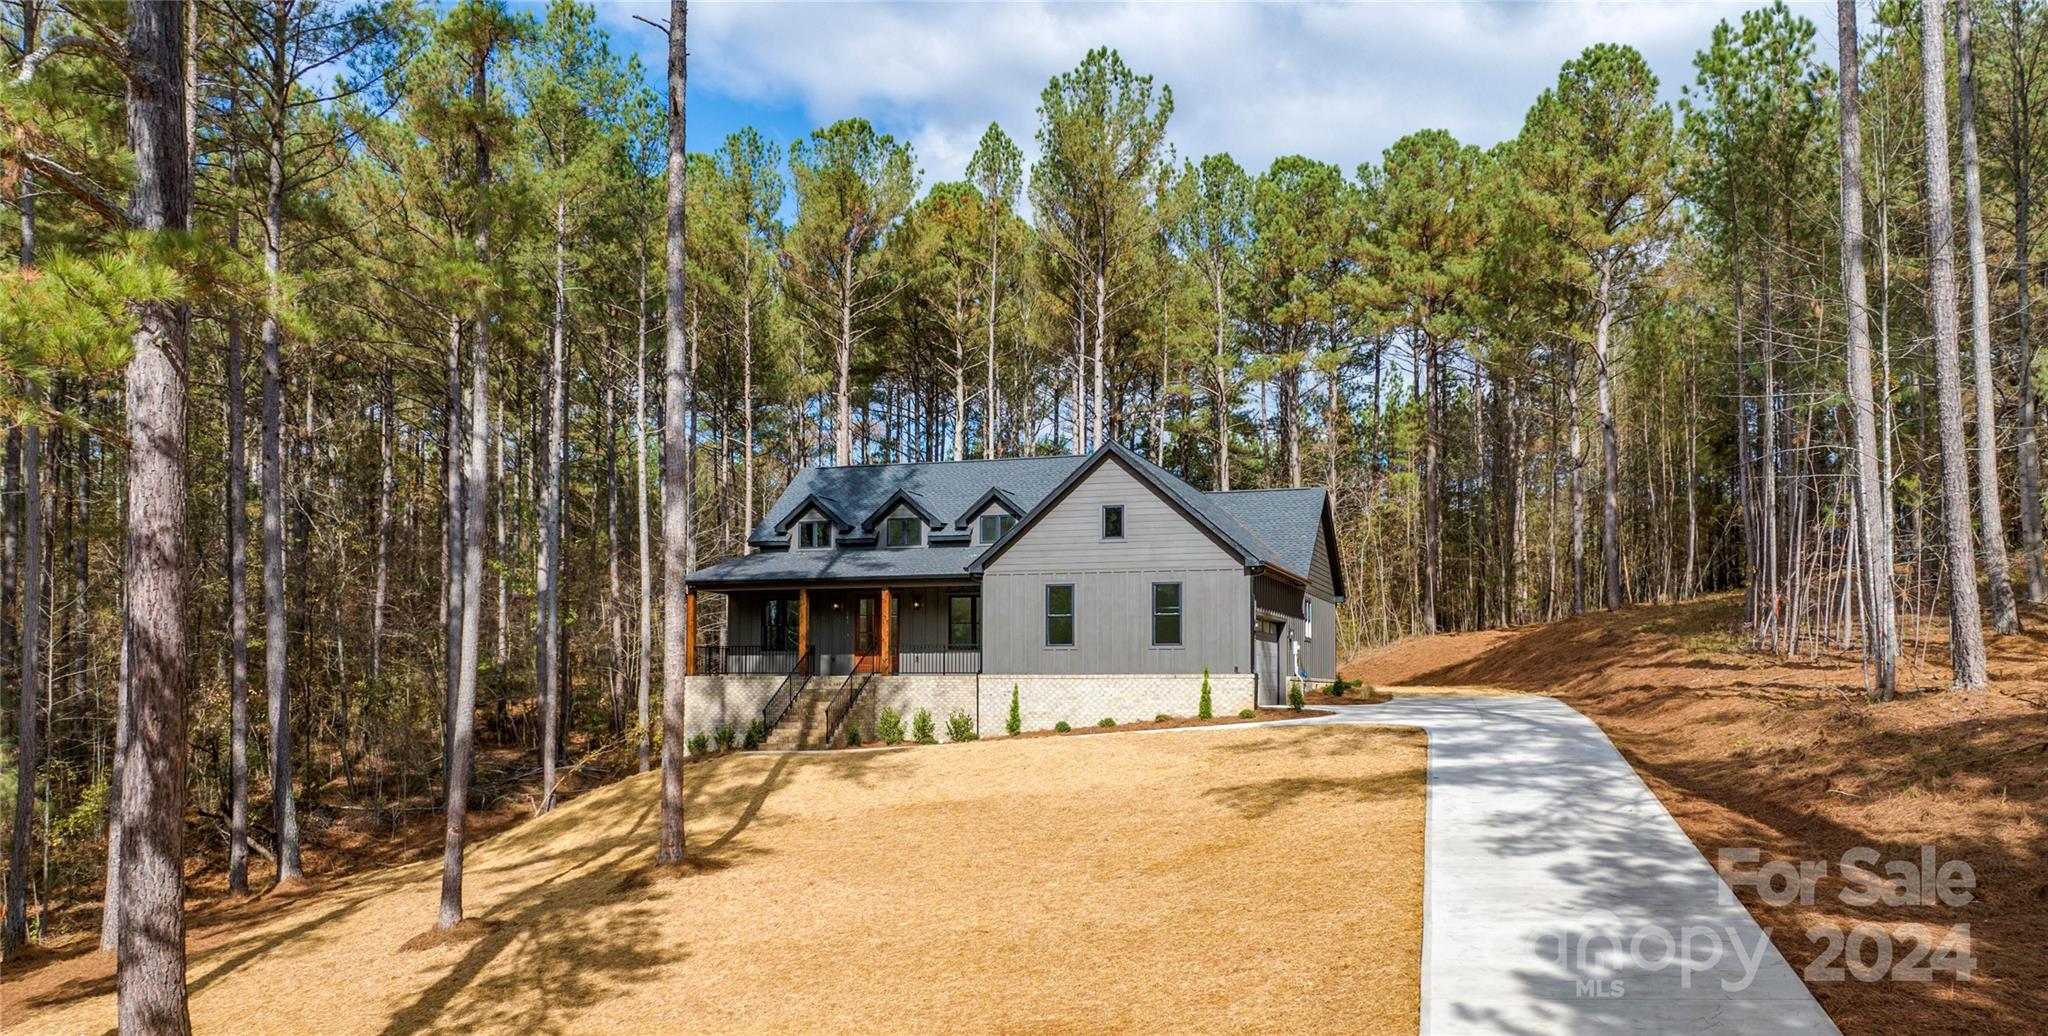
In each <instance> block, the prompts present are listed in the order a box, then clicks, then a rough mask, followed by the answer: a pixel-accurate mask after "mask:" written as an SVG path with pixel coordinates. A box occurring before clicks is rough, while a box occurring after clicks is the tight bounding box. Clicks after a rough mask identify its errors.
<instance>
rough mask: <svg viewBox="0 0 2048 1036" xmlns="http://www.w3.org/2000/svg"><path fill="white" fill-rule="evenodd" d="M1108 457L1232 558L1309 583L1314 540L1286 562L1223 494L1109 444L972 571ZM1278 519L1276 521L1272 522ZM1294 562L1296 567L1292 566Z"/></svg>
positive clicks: (982, 566) (991, 558) (984, 564)
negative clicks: (1198, 486) (1302, 554)
mask: <svg viewBox="0 0 2048 1036" xmlns="http://www.w3.org/2000/svg"><path fill="white" fill-rule="evenodd" d="M1112 458H1113V459H1115V460H1117V461H1119V462H1121V463H1122V464H1123V465H1124V467H1125V468H1127V469H1129V470H1130V472H1131V473H1132V474H1133V475H1136V476H1137V477H1138V479H1139V480H1140V481H1142V482H1144V483H1145V484H1147V485H1149V486H1151V487H1152V489H1153V490H1155V491H1157V492H1158V493H1159V495H1160V496H1161V497H1162V498H1164V499H1165V500H1166V502H1167V503H1168V504H1169V505H1171V506H1172V507H1173V508H1174V509H1175V510H1178V511H1179V512H1180V513H1181V514H1183V515H1185V516H1186V517H1187V518H1188V520H1190V521H1192V522H1194V523H1195V524H1196V525H1198V526H1200V527H1201V528H1202V529H1204V530H1206V531H1207V532H1208V533H1209V534H1210V535H1211V536H1214V537H1215V538H1216V540H1217V541H1218V542H1220V543H1222V544H1223V546H1224V548H1225V549H1226V550H1229V551H1230V552H1231V553H1233V554H1235V555H1237V558H1238V560H1240V561H1242V562H1244V564H1245V565H1246V566H1247V567H1255V568H1264V569H1269V570H1273V571H1276V572H1277V573H1278V574H1280V575H1282V576H1285V577H1290V578H1292V579H1293V580H1294V581H1295V582H1298V583H1304V584H1305V583H1307V582H1308V571H1309V568H1310V562H1311V561H1312V560H1313V552H1314V547H1313V544H1314V540H1309V541H1308V542H1309V543H1310V545H1311V547H1310V554H1309V555H1308V556H1307V557H1305V558H1302V559H1301V560H1299V561H1298V562H1291V561H1290V558H1289V557H1288V556H1287V555H1286V554H1285V553H1283V552H1282V551H1280V550H1279V549H1277V548H1275V547H1274V546H1273V545H1272V544H1270V543H1268V542H1267V541H1266V540H1265V539H1264V538H1263V537H1261V536H1260V535H1259V534H1258V533H1257V532H1256V531H1255V530H1254V529H1252V528H1250V527H1248V526H1247V525H1246V524H1245V523H1244V522H1242V521H1240V520H1239V519H1238V517H1237V516H1236V515H1235V514H1233V513H1232V512H1231V510H1230V509H1229V508H1227V507H1225V506H1224V505H1223V504H1222V503H1220V502H1218V500H1217V499H1215V498H1216V497H1219V496H1222V495H1223V494H1214V493H1204V492H1203V491H1201V490H1199V489H1196V488H1195V487H1193V486H1191V485H1188V484H1187V483H1186V482H1183V481H1181V479H1180V478H1179V477H1178V476H1176V475H1174V474H1173V473H1172V472H1170V471H1167V470H1166V469H1165V468H1162V467H1160V466H1159V465H1157V464H1154V463H1152V462H1151V461H1149V460H1146V459H1145V458H1144V457H1142V456H1140V455H1138V454H1137V453H1135V452H1133V451H1132V450H1130V449H1128V448H1126V447H1124V446H1123V445H1121V444H1119V443H1110V444H1109V445H1107V446H1104V447H1102V448H1101V449H1098V450H1096V451H1095V452H1094V453H1092V454H1090V455H1089V456H1088V459H1087V462H1086V463H1085V464H1083V465H1081V466H1080V467H1078V468H1076V469H1074V471H1073V473H1072V474H1069V475H1068V476H1067V477H1066V478H1065V479H1064V480H1062V481H1061V482H1060V484H1059V486H1058V487H1057V488H1055V489H1054V490H1053V491H1052V492H1051V493H1048V494H1046V497H1045V499H1044V500H1042V501H1040V502H1039V504H1038V506H1037V507H1035V508H1033V509H1032V511H1031V513H1030V514H1029V515H1027V516H1026V517H1025V518H1024V520H1023V521H1020V522H1018V523H1017V524H1016V525H1014V526H1012V527H1011V529H1010V531H1009V532H1007V533H1005V534H1004V535H1003V537H1002V538H1001V539H998V540H997V541H995V543H993V544H991V545H990V546H989V548H988V550H987V552H985V553H984V554H982V556H981V557H980V558H979V559H977V560H976V561H975V562H974V564H973V565H972V566H971V570H972V571H974V572H977V573H978V572H981V571H983V570H985V569H986V568H987V567H988V564H989V563H990V562H992V561H994V560H995V559H996V558H997V557H1000V556H1001V555H1002V553H1003V551H1005V550H1007V549H1009V547H1010V545H1011V544H1012V543H1015V542H1017V540H1018V539H1020V538H1022V537H1023V536H1024V535H1025V534H1026V533H1028V532H1030V531H1031V528H1032V527H1033V526H1035V525H1037V524H1038V520H1039V519H1040V518H1042V517H1044V516H1045V515H1046V513H1047V512H1050V511H1051V510H1052V509H1053V507H1054V506H1056V505H1057V504H1058V503H1059V501H1060V500H1061V499H1062V498H1064V497H1065V496H1066V495H1067V494H1068V493H1070V492H1072V491H1073V489H1074V487H1075V486H1078V485H1080V484H1081V482H1082V481H1083V480H1085V479H1086V478H1087V477H1088V475H1089V474H1090V473H1091V472H1093V471H1094V470H1095V469H1096V468H1098V467H1101V466H1102V465H1103V464H1104V463H1107V462H1108V461H1109V460H1111V459H1112ZM1317 492H1320V490H1317ZM1277 520H1278V519H1277V518H1276V522H1277ZM1320 520H1321V514H1320V512H1319V513H1318V515H1317V521H1318V522H1320ZM1262 524H1263V523H1262ZM1313 529H1314V527H1313V526H1311V533H1310V535H1313V534H1314V532H1313ZM1292 538H1294V537H1293V536H1290V537H1289V539H1292ZM1296 564H1298V565H1299V567H1296Z"/></svg>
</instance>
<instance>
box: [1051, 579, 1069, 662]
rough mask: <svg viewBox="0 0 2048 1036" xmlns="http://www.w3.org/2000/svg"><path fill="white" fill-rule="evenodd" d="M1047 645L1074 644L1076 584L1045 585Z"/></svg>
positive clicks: (1062, 645) (1061, 645)
mask: <svg viewBox="0 0 2048 1036" xmlns="http://www.w3.org/2000/svg"><path fill="white" fill-rule="evenodd" d="M1045 646H1046V647H1073V646H1074V584H1072V583H1047V584H1046V586H1045Z"/></svg>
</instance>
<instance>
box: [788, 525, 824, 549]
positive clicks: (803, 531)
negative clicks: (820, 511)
mask: <svg viewBox="0 0 2048 1036" xmlns="http://www.w3.org/2000/svg"><path fill="white" fill-rule="evenodd" d="M796 545H797V549H798V550H818V549H820V548H823V547H829V546H831V545H832V526H830V525H828V524H826V523H825V522H823V521H820V520H818V519H816V518H813V519H810V520H808V521H802V522H798V523H797V525H796Z"/></svg>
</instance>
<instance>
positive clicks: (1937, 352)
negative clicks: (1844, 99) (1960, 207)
mask: <svg viewBox="0 0 2048 1036" xmlns="http://www.w3.org/2000/svg"><path fill="white" fill-rule="evenodd" d="M1942 21H1943V14H1942V5H1941V4H1940V3H1937V2H1929V3H1924V4H1921V5H1920V62H1921V71H1920V93H1921V99H1922V107H1921V116H1922V119H1923V121H1924V131H1925V132H1924V133H1923V136H1922V141H1921V146H1922V148H1923V149H1924V152H1925V154H1926V159H1927V250H1928V255H1927V278H1928V282H1929V294H1930V298H1929V300H1928V305H1929V308H1930V309H1932V311H1933V313H1932V315H1933V317H1934V382H1935V395H1936V399H1937V401H1938V404H1939V411H1940V429H1939V430H1940V440H1941V511H1942V527H1943V531H1944V532H1945V533H1946V539H1947V543H1946V547H1947V550H1948V572H1949V581H1948V582H1949V624H1950V630H1949V657H1950V664H1951V665H1952V666H1953V668H1954V671H1955V679H1954V681H1953V682H1954V686H1955V687H1956V689H1957V690H1981V689H1982V688H1983V687H1984V686H1985V674H1984V627H1983V619H1982V617H1981V616H1980V614H1979V612H1978V603H1977V561H1976V551H1975V550H1973V549H1971V543H1970V467H1969V465H1970V458H1969V450H1968V449H1967V448H1966V447H1965V446H1964V443H1963V385H1962V367H1961V363H1960V361H1959V360H1958V359H1957V356H1956V350H1957V348H1958V347H1959V345H1960V338H1961V332H1960V330H1959V328H1958V327H1957V324H1958V318H1957V316H1956V253H1955V248H1956V246H1955V217H1954V213H1953V211H1952V207H1953V202H1952V201H1951V197H1950V189H1949V164H1948V90H1947V78H1946V76H1945V74H1944V66H1945V65H1946V63H1947V58H1948V55H1947V53H1946V50H1947V47H1946V46H1945V41H1946V40H1947V38H1948V34H1947V33H1946V32H1945V31H1943V25H1942ZM1986 532H1989V533H1992V534H1996V530H1993V529H1987V530H1986Z"/></svg>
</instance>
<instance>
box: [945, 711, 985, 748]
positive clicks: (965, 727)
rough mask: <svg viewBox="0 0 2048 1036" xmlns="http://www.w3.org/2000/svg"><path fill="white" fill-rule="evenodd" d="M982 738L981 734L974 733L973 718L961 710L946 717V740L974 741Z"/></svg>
mask: <svg viewBox="0 0 2048 1036" xmlns="http://www.w3.org/2000/svg"><path fill="white" fill-rule="evenodd" d="M980 737H981V735H980V734H977V733H975V732H974V717H973V716H970V715H968V714H967V713H965V712H963V711H961V710H960V709H954V710H953V712H952V714H951V715H948V716H947V717H946V740H948V741H954V742H959V741H973V740H976V739H978V738H980Z"/></svg>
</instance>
